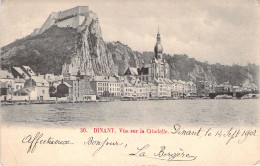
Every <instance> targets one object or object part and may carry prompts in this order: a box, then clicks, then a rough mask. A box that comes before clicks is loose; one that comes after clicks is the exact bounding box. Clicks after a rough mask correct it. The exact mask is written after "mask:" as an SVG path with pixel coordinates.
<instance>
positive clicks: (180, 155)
mask: <svg viewBox="0 0 260 166" xmlns="http://www.w3.org/2000/svg"><path fill="white" fill-rule="evenodd" d="M149 147H150V145H149V144H146V145H144V146H142V147H141V148H137V152H135V153H130V154H129V155H130V156H136V157H145V158H151V159H158V160H167V161H192V160H196V158H197V156H194V155H190V154H189V153H185V152H184V151H183V150H182V149H179V151H178V152H169V151H166V146H161V147H160V149H159V152H155V153H153V154H152V155H151V154H148V153H147V150H148V149H149Z"/></svg>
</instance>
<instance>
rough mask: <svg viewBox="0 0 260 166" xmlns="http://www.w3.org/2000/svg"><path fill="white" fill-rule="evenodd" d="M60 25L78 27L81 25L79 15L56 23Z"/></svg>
mask: <svg viewBox="0 0 260 166" xmlns="http://www.w3.org/2000/svg"><path fill="white" fill-rule="evenodd" d="M55 25H57V26H58V27H73V28H77V26H78V25H79V19H78V17H72V18H69V19H66V20H63V21H61V22H58V23H55Z"/></svg>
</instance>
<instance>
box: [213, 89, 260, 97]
mask: <svg viewBox="0 0 260 166" xmlns="http://www.w3.org/2000/svg"><path fill="white" fill-rule="evenodd" d="M249 93H252V94H259V91H258V90H255V91H245V92H216V93H209V97H210V98H211V99H214V98H215V97H216V96H218V95H229V96H233V97H236V98H241V97H243V96H244V95H246V94H249Z"/></svg>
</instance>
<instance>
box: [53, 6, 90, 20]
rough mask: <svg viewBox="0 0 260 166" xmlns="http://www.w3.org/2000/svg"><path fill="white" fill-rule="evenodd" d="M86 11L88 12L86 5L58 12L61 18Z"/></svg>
mask: <svg viewBox="0 0 260 166" xmlns="http://www.w3.org/2000/svg"><path fill="white" fill-rule="evenodd" d="M86 12H89V9H88V6H78V7H75V8H72V9H68V10H65V11H61V12H58V13H59V18H60V19H62V18H65V17H69V16H71V15H78V14H82V13H86Z"/></svg>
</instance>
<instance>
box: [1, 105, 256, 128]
mask: <svg viewBox="0 0 260 166" xmlns="http://www.w3.org/2000/svg"><path fill="white" fill-rule="evenodd" d="M258 103H259V100H161V101H125V102H122V101H117V102H99V103H98V102H97V103H95V102H90V103H66V104H39V105H38V104H32V105H13V106H1V112H0V114H1V122H2V123H3V124H4V125H8V124H9V125H10V124H11V125H25V126H49V127H59V126H68V127H88V126H104V125H109V126H119V125H124V126H131V125H135V126H147V125H149V126H158V125H173V124H175V123H180V124H185V125H210V126H227V125H229V126H232V125H235V126H240V125H248V126H250V125H255V124H256V123H257V122H259V119H258V118H259V104H258Z"/></svg>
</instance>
